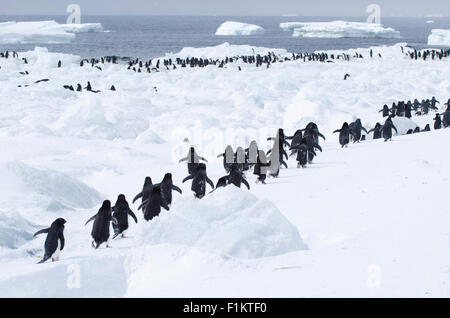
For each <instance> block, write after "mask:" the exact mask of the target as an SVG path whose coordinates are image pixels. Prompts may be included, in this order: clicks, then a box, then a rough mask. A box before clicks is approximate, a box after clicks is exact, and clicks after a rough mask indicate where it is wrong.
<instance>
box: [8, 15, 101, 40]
mask: <svg viewBox="0 0 450 318" xmlns="http://www.w3.org/2000/svg"><path fill="white" fill-rule="evenodd" d="M102 31H103V27H102V25H101V24H100V23H83V24H60V23H57V22H56V21H26V22H16V21H10V22H3V23H0V44H29V43H69V42H70V41H72V40H73V39H74V38H75V33H82V32H102Z"/></svg>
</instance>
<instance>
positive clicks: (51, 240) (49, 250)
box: [34, 218, 66, 264]
mask: <svg viewBox="0 0 450 318" xmlns="http://www.w3.org/2000/svg"><path fill="white" fill-rule="evenodd" d="M64 224H66V220H64V219H62V218H59V219H56V220H55V221H54V222H53V223H52V225H50V227H49V228H46V229H43V230H40V231H37V232H36V233H34V236H37V235H39V234H44V233H47V237H46V239H45V243H44V257H43V258H42V260H41V261H40V262H39V263H38V264H42V263H44V262H46V261H47V260H49V259H50V258H51V259H52V262H54V261H57V260H59V255H60V253H61V251H62V250H63V249H64V243H65V240H64Z"/></svg>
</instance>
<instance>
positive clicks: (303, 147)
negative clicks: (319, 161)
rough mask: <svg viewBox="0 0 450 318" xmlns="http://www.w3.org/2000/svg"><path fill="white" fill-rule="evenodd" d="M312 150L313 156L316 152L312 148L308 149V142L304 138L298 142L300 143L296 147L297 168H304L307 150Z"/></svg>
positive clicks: (306, 160)
mask: <svg viewBox="0 0 450 318" xmlns="http://www.w3.org/2000/svg"><path fill="white" fill-rule="evenodd" d="M310 151H311V152H312V153H313V155H314V156H315V155H316V153H315V152H314V150H309V149H308V144H307V141H306V139H302V141H301V142H300V145H299V146H298V147H297V158H296V160H297V168H300V167H302V168H305V166H306V164H307V163H308V152H310Z"/></svg>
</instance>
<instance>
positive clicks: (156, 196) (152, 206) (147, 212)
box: [138, 186, 169, 221]
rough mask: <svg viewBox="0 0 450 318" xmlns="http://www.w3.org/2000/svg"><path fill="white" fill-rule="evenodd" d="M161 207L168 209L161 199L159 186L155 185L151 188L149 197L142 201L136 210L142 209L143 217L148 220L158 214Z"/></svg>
mask: <svg viewBox="0 0 450 318" xmlns="http://www.w3.org/2000/svg"><path fill="white" fill-rule="evenodd" d="M161 207H163V208H164V209H166V210H167V211H169V207H168V206H167V204H165V203H164V202H163V200H162V196H161V188H160V187H156V186H155V187H153V189H152V192H151V194H150V197H149V198H148V199H147V200H145V201H144V202H142V204H141V205H140V206H139V208H138V210H139V209H142V211H143V212H144V219H145V220H146V221H150V220H152V219H153V218H155V217H157V216H159V214H160V213H161Z"/></svg>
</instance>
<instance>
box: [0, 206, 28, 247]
mask: <svg viewBox="0 0 450 318" xmlns="http://www.w3.org/2000/svg"><path fill="white" fill-rule="evenodd" d="M31 230H32V226H31V224H30V223H29V222H28V221H27V220H26V219H24V218H23V217H21V216H20V215H17V214H15V215H11V216H10V215H6V214H5V213H4V212H2V211H0V246H1V247H7V248H18V247H19V246H20V245H22V244H24V243H25V242H27V241H29V240H31V239H32V238H33V234H32V233H30V232H31Z"/></svg>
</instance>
